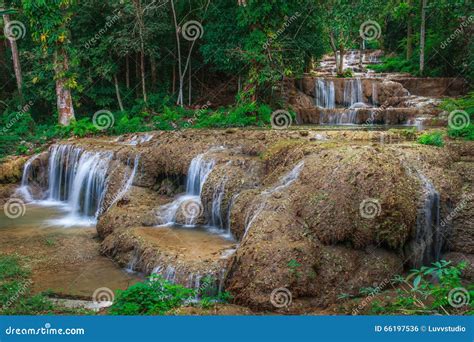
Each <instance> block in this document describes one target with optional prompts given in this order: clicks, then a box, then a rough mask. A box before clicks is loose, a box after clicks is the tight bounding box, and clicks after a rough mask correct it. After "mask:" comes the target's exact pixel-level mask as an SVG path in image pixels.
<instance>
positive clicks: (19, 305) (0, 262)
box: [0, 255, 90, 315]
mask: <svg viewBox="0 0 474 342" xmlns="http://www.w3.org/2000/svg"><path fill="white" fill-rule="evenodd" d="M30 275H31V272H30V270H29V269H28V268H27V267H26V266H25V265H24V260H23V259H22V258H20V257H19V256H18V255H0V315H45V314H84V313H90V312H88V311H85V310H74V309H67V308H62V307H56V306H54V305H53V303H52V302H51V301H50V300H49V299H48V298H47V297H46V296H45V295H44V294H36V295H33V294H32V292H31V288H32V285H33V282H32V280H31V278H30Z"/></svg>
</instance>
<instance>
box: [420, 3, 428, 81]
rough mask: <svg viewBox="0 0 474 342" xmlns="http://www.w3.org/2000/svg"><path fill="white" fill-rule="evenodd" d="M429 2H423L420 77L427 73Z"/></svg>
mask: <svg viewBox="0 0 474 342" xmlns="http://www.w3.org/2000/svg"><path fill="white" fill-rule="evenodd" d="M427 2H428V0H423V3H422V7H421V32H420V75H421V76H423V74H424V72H425V38H426V5H427Z"/></svg>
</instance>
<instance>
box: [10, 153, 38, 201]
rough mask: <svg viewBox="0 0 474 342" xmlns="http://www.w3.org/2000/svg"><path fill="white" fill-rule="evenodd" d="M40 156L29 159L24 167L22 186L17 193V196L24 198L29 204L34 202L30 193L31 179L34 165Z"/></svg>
mask: <svg viewBox="0 0 474 342" xmlns="http://www.w3.org/2000/svg"><path fill="white" fill-rule="evenodd" d="M38 156H39V154H36V155H34V156H33V157H31V158H30V159H28V160H27V161H26V163H25V165H24V167H23V174H22V176H21V185H20V188H18V190H17V191H16V193H17V194H19V195H20V196H22V197H23V198H24V200H25V201H27V202H32V201H33V200H34V199H33V196H32V195H31V192H30V186H29V180H30V177H32V176H33V175H32V172H33V170H32V167H31V166H32V163H33V161H35V160H36V159H37V158H38Z"/></svg>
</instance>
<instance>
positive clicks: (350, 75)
mask: <svg viewBox="0 0 474 342" xmlns="http://www.w3.org/2000/svg"><path fill="white" fill-rule="evenodd" d="M337 77H339V78H353V77H354V73H353V72H352V70H351V69H345V70H344V72H343V73H342V74H337Z"/></svg>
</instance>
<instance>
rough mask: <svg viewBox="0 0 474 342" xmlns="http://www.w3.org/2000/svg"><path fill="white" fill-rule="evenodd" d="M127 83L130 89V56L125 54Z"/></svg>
mask: <svg viewBox="0 0 474 342" xmlns="http://www.w3.org/2000/svg"><path fill="white" fill-rule="evenodd" d="M125 83H126V85H127V89H130V58H129V57H128V55H126V56H125Z"/></svg>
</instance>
